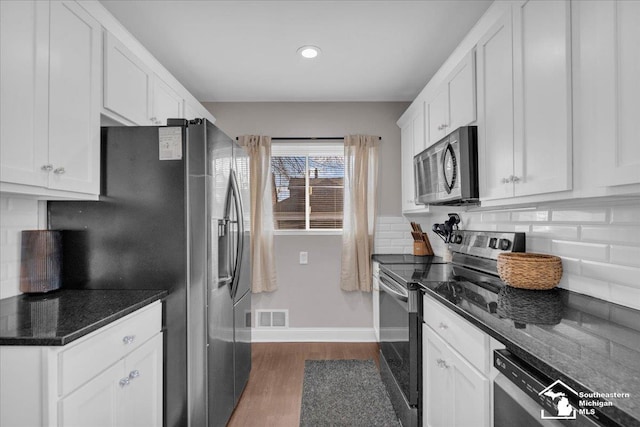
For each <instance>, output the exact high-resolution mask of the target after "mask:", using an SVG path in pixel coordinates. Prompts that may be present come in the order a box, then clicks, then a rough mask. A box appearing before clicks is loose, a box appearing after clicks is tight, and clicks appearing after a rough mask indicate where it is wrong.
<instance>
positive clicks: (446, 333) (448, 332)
mask: <svg viewBox="0 0 640 427" xmlns="http://www.w3.org/2000/svg"><path fill="white" fill-rule="evenodd" d="M424 321H425V323H426V324H427V325H428V326H430V327H431V328H432V329H433V330H434V331H435V332H436V333H437V334H438V335H439V336H440V337H442V339H443V340H445V341H446V342H447V344H449V345H450V346H451V347H453V348H454V349H455V350H456V351H457V352H458V353H460V354H461V355H462V356H463V357H464V358H465V359H467V361H469V362H470V363H471V364H472V365H473V366H475V367H476V368H477V369H478V370H480V372H486V370H487V367H488V363H489V360H488V358H489V336H488V335H487V334H485V333H484V332H482V331H481V330H480V329H478V328H476V327H475V326H473V325H472V324H470V323H469V322H467V321H466V320H465V319H463V318H462V317H460V316H458V315H457V314H456V313H454V312H452V311H451V310H449V309H448V308H446V307H445V306H444V305H442V304H440V303H439V302H437V301H434V300H433V299H431V298H429V297H428V296H425V297H424Z"/></svg>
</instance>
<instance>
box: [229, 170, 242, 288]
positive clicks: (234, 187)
mask: <svg viewBox="0 0 640 427" xmlns="http://www.w3.org/2000/svg"><path fill="white" fill-rule="evenodd" d="M229 179H230V184H231V191H232V192H233V200H234V201H235V208H236V220H237V222H238V230H237V236H236V237H237V244H236V256H235V265H234V266H233V273H232V275H233V281H232V283H231V297H232V298H235V296H236V293H237V292H238V274H239V273H240V266H241V265H242V254H243V250H244V247H243V246H244V212H243V207H242V200H241V199H240V188H239V187H238V179H237V178H236V172H235V171H234V170H233V169H231V174H230V177H229Z"/></svg>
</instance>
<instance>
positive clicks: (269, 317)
mask: <svg viewBox="0 0 640 427" xmlns="http://www.w3.org/2000/svg"><path fill="white" fill-rule="evenodd" d="M256 326H257V327H258V328H288V327H289V310H256Z"/></svg>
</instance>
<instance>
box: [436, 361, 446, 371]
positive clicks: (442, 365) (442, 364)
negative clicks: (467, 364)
mask: <svg viewBox="0 0 640 427" xmlns="http://www.w3.org/2000/svg"><path fill="white" fill-rule="evenodd" d="M436 363H437V364H438V367H439V368H440V369H449V365H447V362H446V361H445V360H444V359H436Z"/></svg>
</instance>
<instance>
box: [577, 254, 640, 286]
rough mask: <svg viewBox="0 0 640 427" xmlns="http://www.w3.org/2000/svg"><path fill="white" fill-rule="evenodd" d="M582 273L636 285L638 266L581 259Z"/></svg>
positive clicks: (639, 275)
mask: <svg viewBox="0 0 640 427" xmlns="http://www.w3.org/2000/svg"><path fill="white" fill-rule="evenodd" d="M582 274H584V275H585V276H588V277H593V278H595V279H600V280H606V281H608V282H614V283H621V284H624V285H628V286H636V287H638V285H639V284H638V278H639V277H640V268H636V267H628V266H623V265H617V264H608V263H602V262H593V261H585V260H582Z"/></svg>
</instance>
